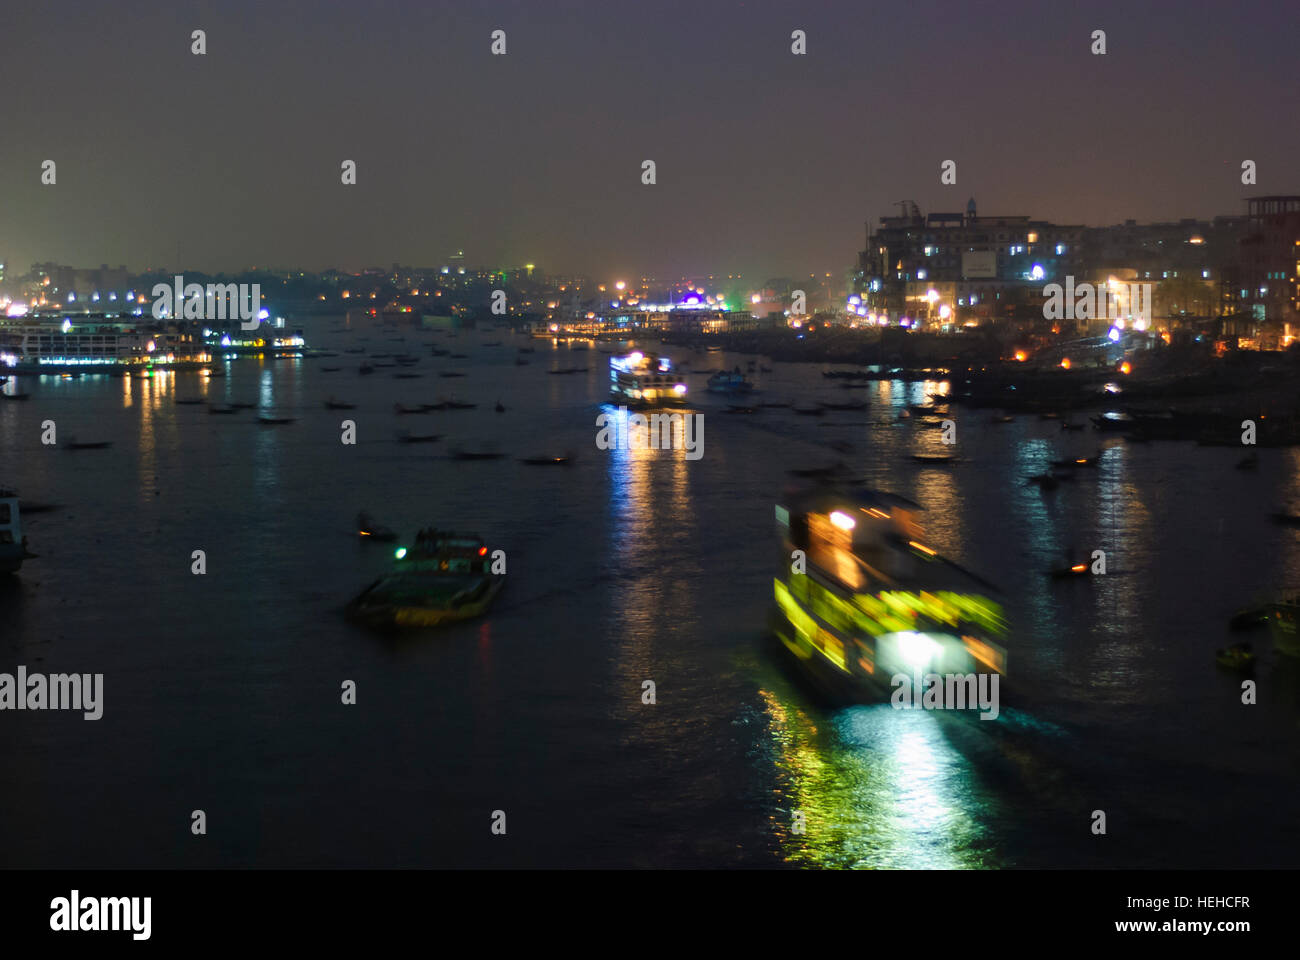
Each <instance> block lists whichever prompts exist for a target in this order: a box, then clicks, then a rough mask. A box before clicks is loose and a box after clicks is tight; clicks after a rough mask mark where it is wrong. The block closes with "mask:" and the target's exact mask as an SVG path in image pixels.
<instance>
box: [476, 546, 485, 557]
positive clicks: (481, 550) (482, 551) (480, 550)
mask: <svg viewBox="0 0 1300 960" xmlns="http://www.w3.org/2000/svg"><path fill="white" fill-rule="evenodd" d="M478 555H479V556H480V557H486V556H487V547H479V548H478Z"/></svg>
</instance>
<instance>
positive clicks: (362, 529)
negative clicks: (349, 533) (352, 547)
mask: <svg viewBox="0 0 1300 960" xmlns="http://www.w3.org/2000/svg"><path fill="white" fill-rule="evenodd" d="M357 536H358V537H361V538H362V539H363V540H377V541H378V542H380V543H392V542H393V541H394V540H396V539H397V534H396V533H395V532H394V531H393V530H392V529H391V528H390V527H386V526H384V525H383V524H382V523H376V522H375V520H374V518H373V517H371V516H370V514H368V513H366V512H365V511H364V510H363V511H361V512H360V513H358V514H357Z"/></svg>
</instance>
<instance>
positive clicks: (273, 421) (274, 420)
mask: <svg viewBox="0 0 1300 960" xmlns="http://www.w3.org/2000/svg"><path fill="white" fill-rule="evenodd" d="M294 419H295V418H294V417H272V416H269V415H268V414H265V413H259V414H258V415H257V422H258V423H260V424H261V425H262V426H264V427H278V426H281V425H283V424H286V423H293V422H294Z"/></svg>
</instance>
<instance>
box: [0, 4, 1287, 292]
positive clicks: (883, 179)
mask: <svg viewBox="0 0 1300 960" xmlns="http://www.w3.org/2000/svg"><path fill="white" fill-rule="evenodd" d="M56 8H61V9H62V10H63V12H64V13H65V14H67V16H66V17H58V16H44V15H43V16H41V18H40V19H39V20H38V19H37V17H36V14H35V13H22V12H19V13H16V14H15V15H14V17H13V19H14V21H15V26H16V27H17V28H19V29H20V31H21V32H23V33H25V35H27V36H28V37H30V38H31V42H30V43H27V44H24V45H22V46H21V47H19V48H18V49H16V50H14V51H11V52H10V53H9V55H8V56H7V60H8V66H9V70H8V71H6V73H7V77H8V81H9V94H10V96H9V100H10V103H11V107H10V109H9V111H8V114H9V120H10V127H9V129H10V132H11V133H10V136H8V137H6V138H5V142H4V144H3V146H0V181H2V182H4V183H5V184H6V187H7V190H6V194H7V197H8V199H9V204H8V210H7V216H6V218H5V221H6V225H5V228H4V230H3V232H0V252H2V253H3V255H4V258H5V261H6V263H9V264H13V265H15V266H19V265H21V266H25V265H27V264H31V263H36V262H41V261H49V260H58V261H60V262H69V263H83V264H86V265H90V264H98V263H113V264H117V263H126V264H128V265H130V266H131V267H132V268H133V269H141V268H143V267H145V266H147V265H150V264H172V263H177V264H182V265H191V268H196V267H201V268H204V269H208V270H212V271H214V272H220V271H234V270H240V269H245V268H248V267H250V266H253V265H258V264H268V265H274V266H277V267H279V266H289V265H293V266H296V267H299V268H301V269H312V270H321V269H326V268H329V267H338V268H340V269H349V268H360V267H361V266H363V265H373V264H387V263H391V262H394V261H397V262H407V263H425V262H427V263H437V262H438V261H439V260H440V259H442V258H444V257H445V256H446V255H447V253H448V252H449V251H450V250H452V249H456V248H462V249H466V250H468V251H474V252H476V253H477V254H478V256H477V257H476V258H475V259H477V260H478V262H480V263H514V262H518V263H524V262H537V263H539V264H542V265H544V266H545V268H546V269H548V270H553V271H556V272H573V273H581V274H586V275H589V276H601V277H608V276H614V275H616V274H623V275H628V276H633V275H635V276H640V275H656V276H660V277H673V276H691V275H695V274H697V273H698V272H699V271H700V269H701V266H700V265H703V268H704V269H705V270H706V271H711V272H713V273H716V274H727V273H741V274H744V275H748V276H762V277H766V276H781V275H792V276H800V275H807V274H809V273H817V274H822V273H824V272H827V271H831V272H837V271H841V270H847V269H849V268H851V266H852V264H853V252H854V251H855V250H858V249H860V248H861V246H860V245H861V242H862V239H861V238H862V236H863V226H864V224H865V223H868V222H870V223H874V222H876V221H877V220H878V219H879V218H880V217H881V216H887V215H891V214H894V213H896V212H897V209H898V207H897V203H898V201H900V200H908V201H915V202H916V203H917V204H918V205H919V206H920V207H921V208H922V209H923V210H927V211H945V210H952V211H957V210H961V209H963V208H964V207H965V204H966V201H967V200H968V199H969V198H970V197H975V198H977V200H978V201H979V205H980V209H981V211H988V212H989V213H996V214H1006V215H1033V216H1035V217H1039V218H1042V219H1045V220H1050V221H1052V222H1056V223H1079V224H1085V225H1105V224H1110V223H1120V222H1123V221H1124V220H1127V219H1136V220H1138V221H1141V222H1157V221H1163V220H1176V219H1181V218H1183V217H1193V218H1197V219H1205V218H1210V217H1213V216H1216V215H1237V214H1239V213H1240V212H1242V210H1243V208H1244V205H1245V201H1246V200H1247V199H1249V198H1251V197H1255V196H1262V195H1268V194H1285V193H1293V192H1295V184H1294V180H1293V176H1291V171H1292V170H1293V165H1289V158H1290V157H1293V156H1294V155H1295V153H1296V150H1297V148H1298V147H1300V133H1297V132H1296V131H1295V130H1294V129H1293V128H1292V127H1290V126H1288V125H1285V124H1283V123H1282V122H1281V118H1283V117H1287V116H1293V115H1294V107H1295V105H1296V104H1295V100H1296V93H1295V92H1294V90H1293V89H1290V88H1289V87H1287V86H1286V85H1283V84H1279V83H1277V82H1276V81H1275V80H1273V79H1270V78H1272V77H1275V76H1277V75H1279V71H1280V70H1282V69H1285V65H1286V63H1288V62H1289V59H1290V49H1289V40H1288V39H1287V38H1288V37H1290V36H1291V35H1292V34H1293V30H1287V29H1286V28H1287V26H1288V25H1291V26H1294V25H1295V23H1296V22H1297V16H1296V14H1295V13H1294V11H1293V10H1292V9H1290V8H1289V7H1288V6H1287V5H1284V4H1281V3H1254V4H1246V5H1245V6H1244V7H1242V8H1234V11H1233V15H1232V16H1231V17H1229V16H1228V14H1227V13H1226V12H1223V13H1221V12H1219V11H1217V10H1212V9H1210V8H1208V7H1202V8H1200V9H1191V10H1189V9H1187V8H1186V7H1185V6H1181V5H1173V4H1155V5H1153V6H1151V7H1148V8H1144V9H1140V10H1133V9H1130V8H1126V7H1124V6H1122V5H1118V4H1100V5H1095V6H1090V7H1089V8H1088V9H1087V10H1086V11H1082V12H1080V11H1073V10H1062V9H1054V8H1048V9H1044V8H1041V7H1038V6H1034V5H1029V4H1012V5H1004V6H1001V7H1000V8H999V9H998V10H997V11H983V12H981V11H975V10H965V9H962V10H957V11H950V10H947V9H944V10H943V16H935V15H934V13H935V11H934V10H931V9H930V8H927V7H917V8H911V9H909V10H891V11H888V12H886V13H880V12H876V13H872V12H869V11H864V10H860V9H858V8H857V7H856V6H855V5H847V4H843V5H842V4H833V5H827V6H825V7H822V8H818V9H816V10H811V11H810V10H804V9H799V8H797V7H794V6H792V5H788V4H776V3H759V4H753V3H750V4H743V5H742V4H726V5H718V6H716V7H708V8H705V9H702V10H701V9H695V8H691V7H687V6H672V5H670V6H669V7H667V8H666V9H665V11H664V13H663V14H662V15H659V16H655V17H647V16H645V15H644V14H639V13H637V12H635V11H632V10H608V9H601V8H599V7H596V6H593V5H590V4H569V5H566V6H564V7H563V8H559V9H557V10H554V11H543V10H534V9H530V8H529V7H527V6H526V5H522V4H509V3H507V4H500V5H497V6H494V7H492V8H485V9H476V10H473V11H465V10H456V9H455V8H452V7H451V6H438V7H434V8H432V9H426V8H425V7H423V6H416V5H412V4H405V3H389V4H383V5H380V6H378V7H375V8H372V9H373V10H374V11H375V13H374V15H373V17H372V18H371V19H370V20H369V21H367V22H368V23H373V24H375V26H373V27H372V26H363V27H362V28H360V29H359V28H358V25H357V23H356V21H355V18H354V17H353V16H352V15H351V11H350V9H349V8H347V7H345V6H343V5H342V4H333V3H331V4H315V5H311V6H310V7H308V6H303V7H301V8H294V7H286V8H281V9H280V10H279V11H278V12H277V13H276V14H275V15H270V16H262V17H260V18H259V19H257V20H254V17H255V13H256V11H255V7H253V6H251V5H247V4H232V5H229V6H226V7H225V8H224V9H223V10H221V11H219V12H217V11H214V12H211V13H203V14H197V13H191V12H188V11H183V10H159V11H154V12H153V13H152V14H151V15H150V16H146V17H138V18H135V19H134V20H133V21H132V22H131V25H130V27H129V29H128V28H127V27H126V26H125V24H126V22H127V20H126V19H125V18H118V17H116V16H115V15H113V14H112V13H111V12H107V11H101V10H97V9H95V8H93V7H90V6H88V5H85V4H79V3H65V4H57V5H56ZM295 10H300V12H301V16H299V15H297V14H295V13H294V11H295ZM1247 12H1249V13H1250V14H1251V16H1250V17H1249V18H1248V19H1249V20H1250V22H1251V23H1253V24H1255V25H1257V28H1256V29H1254V30H1252V31H1251V32H1249V33H1243V32H1242V31H1239V30H1237V31H1229V30H1227V29H1226V28H1227V27H1228V26H1230V25H1231V24H1232V23H1236V22H1238V20H1239V19H1245V18H1246V13H1247ZM579 15H580V22H582V23H583V24H584V28H583V30H582V31H580V32H575V31H573V30H572V29H571V28H570V26H569V25H570V24H571V23H573V22H576V21H578V20H579ZM399 18H400V21H401V22H402V24H403V29H402V30H401V31H397V30H396V29H393V28H392V27H390V25H389V24H390V23H396V22H398V21H399ZM71 20H75V21H77V22H79V23H81V24H82V25H83V26H84V27H85V28H86V29H82V30H79V31H77V32H76V33H75V34H72V33H69V34H67V35H63V34H59V33H58V32H56V31H57V27H56V24H58V23H60V22H66V21H71ZM254 23H256V24H257V29H253V24H254ZM1267 23H1273V24H1274V25H1275V27H1276V29H1268V30H1265V29H1262V28H1258V25H1260V24H1267ZM194 29H203V30H204V31H205V38H206V53H205V54H203V55H202V56H198V55H195V54H193V53H192V52H191V40H190V37H191V31H192V30H194ZM497 29H501V30H505V31H506V38H507V39H506V43H507V47H506V54H505V55H504V56H499V55H493V54H492V53H491V52H490V49H489V48H490V45H491V39H490V38H491V34H492V31H493V30H497ZM796 29H798V30H803V31H804V32H805V34H806V37H807V53H806V54H804V55H802V56H797V55H794V54H793V53H792V52H791V32H792V31H793V30H796ZM1095 29H1104V30H1106V37H1107V52H1106V54H1105V55H1104V56H1098V55H1094V54H1093V53H1091V52H1090V49H1089V47H1090V44H1091V40H1090V36H1091V34H1092V32H1093V30H1095ZM891 36H892V37H922V38H924V39H923V40H922V41H920V42H919V43H915V44H913V45H911V46H908V45H903V44H898V43H892V42H890V41H889V38H890V37H891ZM55 49H57V51H58V54H59V58H58V61H57V62H58V68H57V69H53V68H52V63H53V62H54V61H52V60H51V59H50V57H49V52H50V51H51V50H55ZM133 49H134V50H137V51H143V52H144V55H132V54H131V52H130V51H131V50H133ZM431 54H432V55H433V56H431ZM1013 54H1014V55H1013ZM335 65H341V66H335ZM575 66H578V67H580V69H574V67H575ZM164 80H165V82H160V81H164ZM269 89H275V90H277V91H278V92H279V96H278V97H277V98H275V99H272V98H269V97H267V96H266V95H265V93H264V91H266V90H269ZM700 91H707V92H708V96H707V98H706V99H701V97H700ZM826 91H834V94H833V95H828V94H827V93H826ZM87 98H89V99H90V103H91V104H93V109H90V110H87V109H86V107H87V106H88V103H87ZM96 98H98V99H96ZM981 103H982V104H985V105H986V107H987V109H985V110H980V109H972V105H975V104H981ZM69 116H82V117H86V118H88V119H84V120H82V121H80V122H79V123H77V124H72V123H68V122H60V118H66V117H69ZM1224 118H1227V119H1226V120H1225V119H1224ZM995 131H996V133H995ZM1139 157H1140V158H1141V160H1142V162H1141V163H1135V158H1139ZM1027 158H1032V162H1029V161H1028V159H1027ZM647 159H651V160H654V161H655V163H656V182H655V183H654V184H652V185H647V184H643V183H642V182H641V170H642V168H641V164H642V163H643V161H644V160H647ZM948 159H951V160H953V161H955V162H956V165H957V166H956V183H955V184H951V185H945V184H942V183H940V165H941V163H942V162H943V161H944V160H948ZM46 160H54V161H55V163H56V164H57V180H56V183H55V184H53V185H42V183H41V173H42V164H43V163H44V162H45V161H46ZM344 160H353V161H355V162H356V164H357V177H356V180H357V182H356V184H355V185H343V184H342V183H341V182H340V173H339V171H340V164H341V163H342V162H343V161H344ZM1244 160H1252V161H1254V162H1255V164H1256V165H1257V171H1258V172H1257V181H1256V184H1254V185H1243V184H1242V182H1241V174H1240V164H1241V163H1242V162H1243V161H1244ZM69 224H75V225H76V229H75V230H74V231H72V232H71V236H69V231H68V225H69Z"/></svg>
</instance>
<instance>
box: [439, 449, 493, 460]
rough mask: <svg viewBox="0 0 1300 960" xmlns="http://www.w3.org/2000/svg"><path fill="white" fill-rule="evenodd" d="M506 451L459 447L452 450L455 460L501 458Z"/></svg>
mask: <svg viewBox="0 0 1300 960" xmlns="http://www.w3.org/2000/svg"><path fill="white" fill-rule="evenodd" d="M504 456H505V454H504V453H498V452H496V451H495V450H463V449H461V448H459V447H457V448H455V449H453V450H452V451H451V458H452V459H453V460H500V459H501V458H502V457H504Z"/></svg>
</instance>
